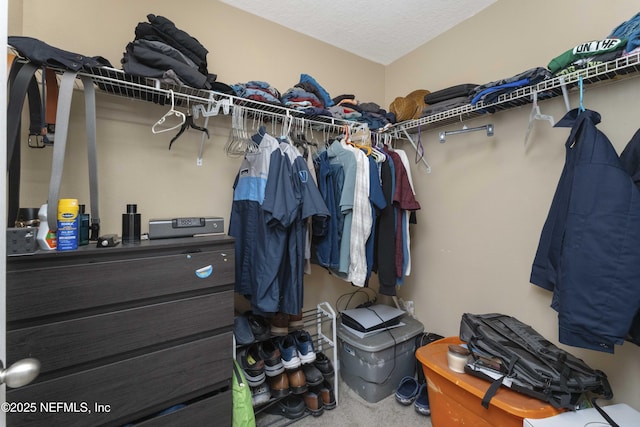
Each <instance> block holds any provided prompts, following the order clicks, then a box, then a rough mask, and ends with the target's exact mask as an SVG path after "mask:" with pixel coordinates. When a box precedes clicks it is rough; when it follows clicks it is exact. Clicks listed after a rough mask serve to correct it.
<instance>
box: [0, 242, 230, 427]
mask: <svg viewBox="0 0 640 427" xmlns="http://www.w3.org/2000/svg"><path fill="white" fill-rule="evenodd" d="M233 245H234V242H233V239H232V238H230V237H228V236H224V235H220V236H207V237H188V238H179V239H163V240H151V241H143V242H141V243H140V244H136V245H123V244H119V245H118V246H115V247H113V248H96V247H95V242H91V243H90V245H89V246H84V247H80V249H79V250H77V251H69V252H55V251H53V252H39V253H37V254H34V255H22V256H11V257H8V258H7V362H8V363H7V366H9V365H10V364H11V363H13V362H15V361H17V360H19V359H22V358H25V357H34V358H37V359H39V360H40V362H41V364H42V366H41V372H40V375H39V376H38V378H36V379H35V381H33V382H32V383H31V384H29V385H26V386H24V387H21V388H17V389H7V402H10V403H14V409H16V410H17V409H20V411H17V412H9V413H8V414H7V425H8V426H9V427H17V426H26V425H28V426H30V427H33V426H47V427H52V426H65V427H69V426H91V427H94V426H103V425H105V426H121V425H135V426H178V425H179V426H204V425H216V426H225V425H231V412H232V401H231V375H232V369H233V368H232V362H233V348H232V347H233V342H232V341H233V338H232V334H233V284H234V246H233ZM18 403H20V404H18ZM176 405H178V406H177V407H178V408H180V409H176ZM169 408H171V409H172V410H170V411H166V410H167V409H169ZM163 411H164V412H166V414H165V415H161V416H158V414H159V413H161V412H163Z"/></svg>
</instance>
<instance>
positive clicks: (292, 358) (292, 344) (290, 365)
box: [277, 335, 300, 369]
mask: <svg viewBox="0 0 640 427" xmlns="http://www.w3.org/2000/svg"><path fill="white" fill-rule="evenodd" d="M277 343H278V348H279V349H280V357H281V358H282V364H283V365H284V368H285V369H297V368H299V367H300V356H298V346H297V345H296V340H295V338H294V337H293V335H286V336H284V337H281V338H280V339H278V341H277Z"/></svg>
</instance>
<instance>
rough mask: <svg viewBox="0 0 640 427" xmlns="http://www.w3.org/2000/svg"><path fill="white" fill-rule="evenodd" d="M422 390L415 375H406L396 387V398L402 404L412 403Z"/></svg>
mask: <svg viewBox="0 0 640 427" xmlns="http://www.w3.org/2000/svg"><path fill="white" fill-rule="evenodd" d="M419 391H420V384H418V381H417V380H416V379H415V378H414V377H404V378H402V379H401V380H400V384H399V385H398V388H397V389H396V400H397V401H398V402H399V403H401V404H402V405H411V404H412V403H413V402H414V400H416V397H417V396H418V392H419Z"/></svg>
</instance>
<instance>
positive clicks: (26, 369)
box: [0, 357, 40, 388]
mask: <svg viewBox="0 0 640 427" xmlns="http://www.w3.org/2000/svg"><path fill="white" fill-rule="evenodd" d="M39 373H40V361H39V360H38V359H34V358H33V357H28V358H26V359H21V360H18V361H17V362H15V363H14V364H13V365H11V366H9V367H8V368H7V369H4V364H3V363H2V362H0V384H6V385H7V387H11V388H18V387H22V386H23V385H27V384H29V383H30V382H31V381H33V380H35V379H36V377H37V376H38V374H39Z"/></svg>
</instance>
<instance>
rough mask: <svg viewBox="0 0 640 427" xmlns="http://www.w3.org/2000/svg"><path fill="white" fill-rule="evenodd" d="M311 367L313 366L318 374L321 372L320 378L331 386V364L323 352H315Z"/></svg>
mask: <svg viewBox="0 0 640 427" xmlns="http://www.w3.org/2000/svg"><path fill="white" fill-rule="evenodd" d="M313 366H315V367H316V368H318V370H319V371H320V372H322V376H323V377H324V379H325V380H327V381H329V382H330V383H332V384H333V381H334V378H335V371H334V369H333V364H332V363H331V360H329V358H328V357H327V356H325V354H324V353H323V352H321V351H318V352H316V360H315V361H314V362H313Z"/></svg>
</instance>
